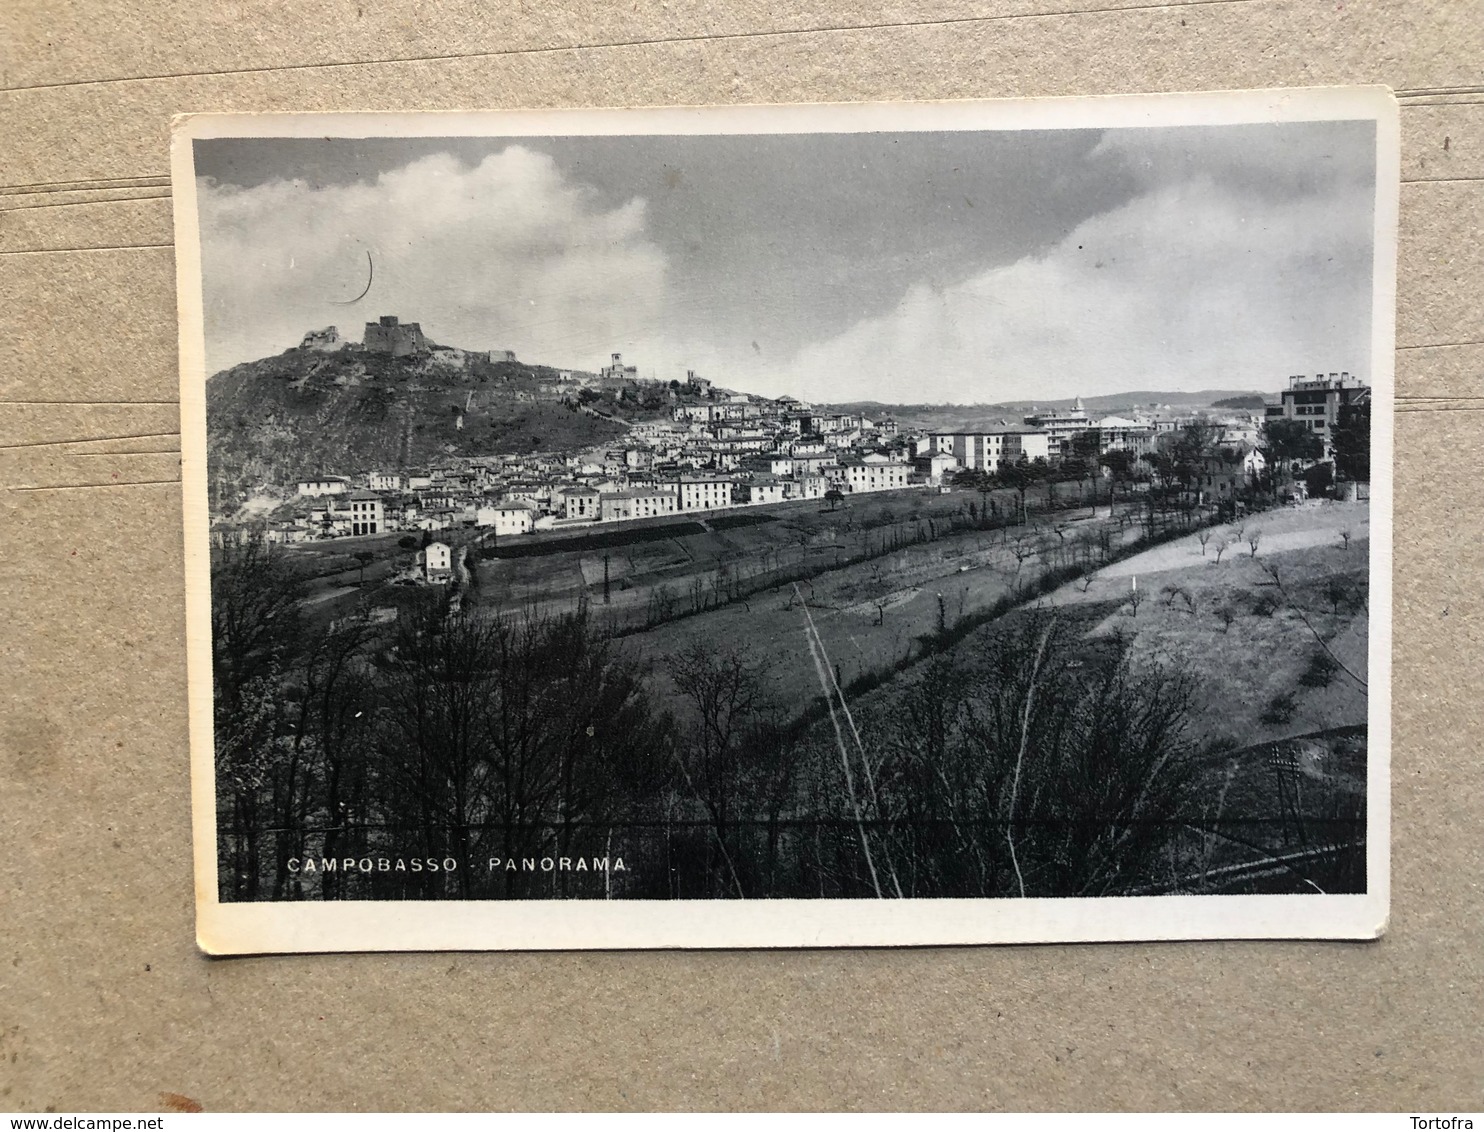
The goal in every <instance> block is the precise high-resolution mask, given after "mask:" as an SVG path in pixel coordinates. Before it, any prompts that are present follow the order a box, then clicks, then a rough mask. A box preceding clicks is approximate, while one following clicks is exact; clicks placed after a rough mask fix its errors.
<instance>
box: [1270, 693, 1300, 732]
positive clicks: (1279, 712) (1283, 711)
mask: <svg viewBox="0 0 1484 1132" xmlns="http://www.w3.org/2000/svg"><path fill="white" fill-rule="evenodd" d="M1297 711H1298V704H1297V702H1295V700H1294V698H1293V693H1292V692H1280V693H1278V695H1276V696H1274V697H1273V698H1272V699H1271V700H1269V701H1268V706H1267V707H1266V708H1265V709H1264V710H1263V713H1262V717H1261V718H1262V721H1263V722H1264V723H1266V724H1269V725H1276V724H1283V723H1288V722H1289V721H1290V720H1292V719H1293V717H1294V714H1295V713H1296V712H1297Z"/></svg>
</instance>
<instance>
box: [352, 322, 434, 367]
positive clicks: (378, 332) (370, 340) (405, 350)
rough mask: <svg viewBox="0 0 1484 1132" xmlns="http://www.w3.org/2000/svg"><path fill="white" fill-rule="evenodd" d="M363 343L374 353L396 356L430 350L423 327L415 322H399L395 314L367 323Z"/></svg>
mask: <svg viewBox="0 0 1484 1132" xmlns="http://www.w3.org/2000/svg"><path fill="white" fill-rule="evenodd" d="M361 345H362V348H363V349H366V350H370V351H371V352H372V353H375V354H390V355H391V356H392V357H394V358H406V357H411V356H412V355H415V354H426V353H427V352H428V340H427V339H426V338H425V337H423V329H422V327H421V326H419V325H418V324H417V323H415V322H398V321H397V316H396V315H394V314H384V315H382V316H381V317H380V318H379V319H377V320H376V321H375V322H368V323H366V334H365V336H364V337H363V338H362V339H361Z"/></svg>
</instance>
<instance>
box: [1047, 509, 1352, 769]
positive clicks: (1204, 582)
mask: <svg viewBox="0 0 1484 1132" xmlns="http://www.w3.org/2000/svg"><path fill="white" fill-rule="evenodd" d="M1239 530H1240V531H1241V533H1242V535H1243V538H1242V539H1241V540H1240V541H1239V540H1238V539H1237V537H1236V536H1237V533H1238V531H1239ZM1342 531H1346V532H1348V533H1349V539H1348V545H1347V542H1346V540H1345V539H1342V538H1341V532H1342ZM1254 532H1255V533H1257V535H1258V546H1257V552H1256V554H1255V555H1254V554H1253V553H1252V548H1251V546H1250V545H1249V543H1248V542H1247V539H1248V538H1250V537H1251V536H1252V535H1253V534H1254ZM1211 536H1212V537H1211V539H1210V541H1209V542H1208V543H1207V545H1206V546H1205V547H1204V553H1202V550H1203V548H1202V546H1201V545H1200V543H1199V542H1197V540H1196V539H1195V537H1194V536H1190V537H1187V538H1184V539H1181V540H1179V541H1178V542H1173V543H1170V544H1168V545H1166V546H1161V547H1156V548H1154V549H1153V550H1149V551H1145V552H1144V553H1142V554H1139V555H1136V556H1134V557H1132V558H1129V559H1126V560H1124V561H1122V562H1118V563H1115V564H1113V565H1111V566H1109V567H1106V568H1105V569H1103V570H1101V571H1099V573H1098V574H1097V576H1096V577H1095V578H1093V579H1092V581H1091V584H1090V585H1088V586H1087V587H1086V589H1085V590H1084V588H1083V586H1082V585H1081V584H1074V585H1069V586H1065V587H1063V588H1062V589H1061V590H1059V591H1057V593H1056V594H1054V595H1052V598H1051V602H1052V603H1053V604H1059V605H1067V604H1075V603H1079V602H1089V601H1091V602H1108V601H1110V600H1116V601H1117V602H1118V603H1119V604H1118V608H1117V610H1116V611H1115V612H1114V613H1112V614H1110V615H1109V616H1107V617H1105V618H1104V619H1103V620H1102V622H1101V623H1100V624H1099V625H1098V627H1097V628H1096V629H1095V630H1094V632H1095V633H1098V634H1102V635H1108V634H1112V633H1123V634H1125V635H1131V636H1132V638H1133V641H1134V645H1135V649H1136V652H1137V654H1138V655H1142V656H1146V657H1148V658H1150V659H1153V660H1161V661H1164V662H1167V663H1171V664H1176V665H1179V666H1180V667H1182V668H1184V669H1185V670H1187V671H1192V672H1195V673H1197V674H1198V675H1199V676H1200V679H1201V681H1202V683H1203V685H1204V686H1205V687H1206V689H1207V697H1208V699H1209V701H1210V707H1209V710H1208V713H1207V718H1208V725H1207V726H1208V728H1209V731H1210V735H1211V737H1212V738H1215V739H1222V738H1225V739H1230V740H1233V741H1237V742H1240V743H1243V744H1249V743H1254V742H1263V741H1270V740H1277V739H1283V738H1287V737H1290V736H1294V735H1299V734H1304V733H1308V732H1315V731H1322V730H1326V729H1329V728H1335V727H1344V726H1348V725H1352V724H1363V723H1365V721H1366V695H1365V687H1364V685H1363V683H1362V681H1364V680H1365V679H1366V652H1367V635H1368V630H1369V624H1370V622H1369V616H1368V612H1367V599H1368V586H1367V568H1368V563H1369V553H1368V551H1369V546H1370V541H1369V521H1368V512H1367V505H1366V504H1364V503H1321V504H1317V505H1310V506H1306V507H1302V508H1287V509H1284V510H1282V511H1276V512H1269V513H1266V514H1264V515H1261V516H1259V517H1257V518H1254V519H1250V520H1247V521H1246V522H1244V523H1242V524H1234V525H1228V526H1223V527H1215V528H1213V529H1212V530H1211ZM1223 539H1226V540H1228V541H1229V542H1230V543H1231V546H1230V547H1229V548H1228V549H1227V550H1226V551H1225V553H1223V554H1222V556H1221V560H1220V561H1219V562H1218V561H1217V560H1216V554H1215V547H1216V545H1217V544H1219V543H1220V542H1221V541H1222V540H1223ZM1274 570H1276V572H1277V577H1276V579H1275V577H1274V575H1273V573H1272V571H1274ZM1135 584H1137V586H1138V587H1139V589H1140V590H1142V599H1141V600H1140V602H1139V606H1138V612H1137V614H1135V613H1134V611H1133V604H1132V600H1131V599H1132V594H1133V587H1134V585H1135ZM1326 658H1327V659H1326ZM1284 697H1291V703H1288V702H1286V701H1285V700H1284Z"/></svg>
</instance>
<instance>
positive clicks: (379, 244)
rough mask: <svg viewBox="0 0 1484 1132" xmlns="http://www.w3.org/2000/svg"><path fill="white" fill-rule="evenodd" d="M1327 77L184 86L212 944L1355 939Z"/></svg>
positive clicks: (1350, 280)
mask: <svg viewBox="0 0 1484 1132" xmlns="http://www.w3.org/2000/svg"><path fill="white" fill-rule="evenodd" d="M1398 168H1399V153H1398V130H1397V112H1396V107H1395V103H1394V101H1393V100H1392V98H1391V95H1390V93H1389V92H1387V91H1385V90H1383V89H1380V88H1335V89H1315V90H1276V91H1254V92H1236V93H1212V94H1190V95H1152V96H1134V97H1115V98H1095V99H1048V100H1031V101H964V102H937V103H892V104H858V105H792V106H745V107H701V108H663V109H634V110H627V109H624V110H583V111H571V110H562V111H532V112H523V111H521V112H509V111H501V112H478V113H457V114H441V113H440V114H336V115H322V114H314V115H310V114H305V115H296V114H274V115H211V114H206V115H189V116H184V117H182V118H181V119H179V120H178V121H177V124H176V129H175V135H174V143H173V184H174V195H175V208H176V238H177V250H178V273H179V302H180V315H181V318H180V325H181V404H182V433H183V441H182V444H183V457H184V486H185V501H184V505H185V517H186V569H187V606H188V609H187V615H188V629H189V632H188V637H189V650H190V651H189V667H190V707H191V748H192V749H191V764H192V765H191V775H192V784H193V789H192V796H193V806H194V815H193V817H194V841H195V844H194V854H195V878H196V897H197V909H198V938H199V943H200V946H201V947H202V948H203V949H204V950H206V951H208V952H210V953H213V954H242V953H265V952H293V951H349V950H353V951H373V950H398V949H400V950H415V949H430V950H431V949H527V948H529V949H550V948H655V947H671V948H702V947H704V948H710V947H834V946H893V945H935V944H981V943H998V942H1036V941H1102V940H1147V939H1203V938H1278V937H1285V938H1330V939H1365V938H1372V937H1374V936H1376V935H1378V934H1380V932H1381V931H1382V930H1383V929H1384V926H1385V922H1386V917H1387V912H1388V907H1389V890H1388V886H1389V875H1388V849H1389V836H1388V835H1389V739H1390V704H1389V694H1390V693H1389V688H1390V676H1389V663H1390V661H1389V656H1390V624H1391V531H1392V526H1391V490H1392V488H1391V485H1392V464H1391V420H1392V384H1393V378H1392V368H1393V362H1392V351H1393V337H1394V309H1395V285H1396V283H1395V280H1396V226H1397V185H1398Z"/></svg>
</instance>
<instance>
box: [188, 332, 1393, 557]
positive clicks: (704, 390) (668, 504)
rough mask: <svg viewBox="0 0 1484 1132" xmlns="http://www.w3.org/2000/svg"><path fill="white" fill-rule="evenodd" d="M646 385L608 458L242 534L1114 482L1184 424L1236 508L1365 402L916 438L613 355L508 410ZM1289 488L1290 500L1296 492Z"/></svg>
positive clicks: (364, 474) (1309, 381) (1079, 411)
mask: <svg viewBox="0 0 1484 1132" xmlns="http://www.w3.org/2000/svg"><path fill="white" fill-rule="evenodd" d="M301 349H303V350H309V351H316V352H334V351H343V350H351V351H365V352H368V353H378V354H387V355H390V356H392V357H396V358H407V359H418V358H424V359H430V360H434V361H441V363H442V364H444V365H448V366H453V367H458V366H462V365H466V364H467V358H468V353H469V352H467V351H458V350H451V349H449V348H448V347H442V346H436V345H433V344H431V343H429V341H428V340H427V338H426V337H425V336H424V335H423V333H422V331H421V328H420V327H419V325H418V324H417V323H402V322H400V321H399V320H398V319H397V318H396V317H395V316H384V317H382V318H381V319H379V320H378V321H377V322H373V323H368V324H367V326H366V330H365V335H364V339H363V341H362V342H361V343H353V342H347V341H346V340H344V339H342V338H341V337H340V335H339V332H338V330H337V329H336V328H334V327H329V328H327V329H325V330H322V331H314V332H311V333H310V334H308V335H306V337H305V339H304V341H303V343H302V345H301ZM440 355H441V358H440ZM488 357H489V361H491V362H494V363H514V362H515V361H516V358H515V355H514V353H513V352H511V351H508V350H496V351H490V352H489V355H488ZM646 384H652V385H654V386H656V387H657V388H659V389H660V390H661V391H662V396H663V401H664V404H665V405H666V406H668V412H664V411H663V410H661V412H659V413H655V414H654V417H655V418H656V419H647V420H637V421H626V422H624V423H625V425H626V431H625V432H624V433H623V435H621V436H620V437H619V438H618V439H617V440H615V441H614V442H612V443H610V444H606V445H603V446H601V447H598V448H594V449H589V450H585V451H578V452H534V453H529V454H514V453H509V454H494V455H487V456H466V457H450V458H448V459H447V460H445V461H441V462H439V463H438V464H437V465H436V466H430V467H424V468H415V469H408V468H325V469H322V470H321V471H320V472H319V473H318V474H313V475H309V476H306V477H304V478H301V479H299V480H297V481H296V482H295V483H292V484H263V485H260V491H259V506H258V507H257V508H256V511H257V513H256V514H255V515H253V517H252V519H251V520H250V521H251V522H253V524H254V525H256V526H258V527H260V528H261V529H262V530H263V532H264V535H265V537H266V539H267V540H268V541H269V542H271V543H279V544H283V543H297V542H304V541H307V540H312V539H339V538H359V537H363V536H370V535H380V534H387V533H392V532H404V531H405V532H436V531H447V530H463V529H469V528H473V529H476V530H479V531H481V532H482V533H483V534H484V535H485V536H486V537H490V536H492V537H494V538H497V539H498V538H505V537H513V536H526V535H539V534H540V533H542V532H554V531H561V530H568V529H571V528H578V527H601V526H603V525H605V524H616V523H625V522H632V521H634V520H640V519H656V518H663V517H664V516H670V515H690V516H694V515H695V514H697V513H702V514H704V513H708V512H717V511H724V510H728V509H732V508H747V507H758V506H769V505H779V504H786V503H790V502H796V501H808V500H820V501H823V503H824V504H826V505H833V504H835V503H837V502H839V501H841V500H842V499H843V498H844V497H845V496H847V495H850V496H854V495H860V494H866V493H875V492H889V491H903V490H909V489H918V490H922V491H947V490H949V489H950V487H951V486H952V485H954V484H955V483H957V484H958V485H959V486H972V485H973V484H974V483H975V482H983V481H984V479H985V478H986V477H994V478H995V479H996V480H997V481H999V482H1001V483H1005V482H1008V481H1010V480H1011V479H1013V478H1014V477H1015V476H1016V475H1021V476H1029V477H1036V476H1039V477H1041V478H1046V477H1048V476H1052V477H1054V476H1056V475H1057V473H1058V472H1060V473H1061V475H1062V476H1063V477H1067V476H1073V475H1081V474H1083V473H1082V470H1083V469H1085V470H1086V471H1087V474H1091V475H1099V476H1107V475H1110V474H1113V473H1114V471H1115V470H1116V469H1117V468H1118V467H1119V461H1118V460H1117V459H1116V458H1112V457H1110V453H1123V454H1126V455H1125V457H1124V459H1125V461H1126V464H1125V466H1126V467H1131V468H1136V469H1138V468H1143V467H1145V466H1151V467H1157V466H1158V464H1159V461H1160V459H1161V455H1162V454H1164V453H1167V452H1168V451H1170V450H1171V449H1172V448H1173V446H1174V445H1175V444H1176V443H1177V441H1178V440H1179V438H1180V437H1181V436H1182V435H1184V434H1185V431H1186V430H1188V428H1189V426H1191V425H1192V424H1199V425H1201V426H1202V427H1203V428H1205V429H1206V430H1207V431H1208V436H1209V440H1208V443H1207V445H1206V447H1207V449H1208V452H1207V453H1206V454H1204V459H1203V465H1202V467H1201V468H1199V469H1198V474H1199V475H1200V476H1201V478H1202V481H1203V482H1202V483H1201V484H1200V485H1199V486H1200V488H1201V490H1202V493H1203V495H1204V496H1205V497H1207V498H1208V499H1210V500H1212V501H1220V500H1221V499H1235V498H1236V497H1237V496H1238V495H1239V494H1240V493H1241V492H1242V491H1243V489H1244V487H1247V486H1250V485H1252V484H1253V483H1255V482H1256V478H1257V477H1258V476H1260V475H1261V474H1262V472H1263V471H1264V468H1265V467H1266V464H1267V460H1268V456H1265V454H1264V445H1263V433H1264V426H1265V424H1267V423H1268V422H1270V421H1273V420H1275V419H1277V420H1286V421H1295V422H1298V423H1297V424H1296V425H1294V426H1292V427H1293V428H1294V429H1301V430H1303V432H1304V433H1305V434H1307V438H1308V439H1310V445H1309V448H1308V451H1307V452H1305V453H1304V454H1305V455H1307V457H1308V459H1307V461H1306V463H1308V464H1310V465H1312V464H1315V463H1318V462H1321V461H1328V460H1333V458H1334V437H1335V432H1336V429H1337V428H1339V427H1340V423H1341V418H1342V415H1343V414H1344V413H1345V412H1346V411H1347V409H1350V408H1353V407H1357V406H1361V405H1366V404H1368V400H1369V395H1370V391H1369V388H1368V386H1366V385H1365V384H1364V383H1362V382H1361V381H1360V380H1358V379H1357V378H1355V377H1352V375H1351V374H1349V373H1348V372H1339V373H1322V372H1321V373H1317V374H1314V375H1312V376H1309V375H1302V374H1301V375H1294V376H1291V377H1290V378H1289V381H1288V386H1289V387H1288V388H1287V389H1285V390H1283V391H1282V393H1281V395H1280V396H1279V397H1278V398H1277V399H1276V400H1275V401H1271V402H1269V403H1267V404H1265V405H1262V406H1261V407H1258V406H1257V405H1256V404H1250V405H1243V406H1241V407H1237V406H1230V407H1223V408H1214V409H1207V410H1203V411H1199V412H1190V411H1186V412H1175V411H1171V410H1170V408H1169V407H1167V406H1164V407H1162V406H1159V405H1157V404H1156V405H1148V406H1142V407H1141V406H1133V405H1131V406H1129V407H1128V408H1126V409H1125V410H1124V411H1122V412H1120V413H1116V414H1113V413H1110V414H1107V415H1099V414H1098V413H1096V412H1091V411H1089V410H1087V409H1086V408H1084V407H1083V404H1082V401H1081V399H1080V398H1079V399H1078V400H1076V401H1075V402H1074V404H1073V405H1072V406H1071V407H1070V408H1059V409H1046V410H1044V411H1038V412H1032V413H1030V414H1027V415H1024V416H1022V417H1020V418H1019V419H1010V418H1008V417H1000V418H995V419H986V420H979V421H974V422H972V423H966V424H964V425H962V426H959V427H956V428H952V429H940V430H928V429H922V428H914V427H911V426H910V425H903V424H902V423H900V422H898V421H897V420H895V419H892V418H889V417H882V418H880V419H873V418H871V417H869V416H866V415H864V414H863V413H860V412H853V411H837V410H835V409H832V408H830V407H827V406H815V405H811V404H809V403H807V402H804V401H801V400H798V399H795V398H793V397H789V396H781V397H776V398H768V397H762V396H758V395H754V394H748V393H741V392H735V391H732V390H729V389H726V388H723V387H721V386H718V385H715V384H713V382H712V381H710V380H708V379H706V378H704V377H701V376H699V375H697V374H696V373H695V372H693V371H692V372H690V373H688V374H687V378H686V380H685V381H684V382H680V381H672V382H669V383H662V382H652V383H646V382H644V381H643V379H641V378H640V377H639V376H638V369H637V367H635V366H633V365H629V364H626V363H625V362H624V359H623V357H622V355H621V354H618V353H614V354H612V355H611V357H610V360H609V364H608V365H607V366H604V367H603V368H602V369H601V370H599V371H598V372H597V373H595V374H594V373H579V372H576V371H556V372H555V375H554V377H553V379H552V380H550V381H548V382H544V383H541V384H540V385H538V386H537V387H536V388H535V390H534V392H532V391H530V390H521V391H518V392H516V393H513V394H512V395H515V396H521V397H532V396H536V397H543V398H547V399H550V400H554V401H559V402H561V403H563V404H565V405H566V406H567V407H569V408H571V409H573V410H574V411H578V412H584V413H590V414H594V415H597V416H604V415H605V414H604V410H603V408H602V406H603V405H604V403H605V400H608V401H612V402H613V403H617V404H621V403H623V401H624V400H625V398H627V397H629V396H630V394H631V391H633V390H635V389H638V388H640V387H641V386H644V385H646ZM1239 400H1240V399H1239ZM1250 400H1252V401H1254V402H1255V400H1256V399H1255V398H1252V399H1250ZM610 419H616V418H610ZM1297 454H1299V452H1298V450H1295V452H1293V453H1290V455H1297ZM1295 488H1296V490H1299V491H1302V490H1303V482H1302V481H1296V483H1295ZM263 502H266V503H268V504H269V506H268V507H267V508H264V507H263V506H262V503H263ZM243 521H244V520H243V516H242V515H241V514H240V513H237V514H233V515H230V516H229V515H225V514H218V515H215V516H214V528H215V530H216V531H217V533H218V537H219V538H220V537H225V536H226V534H227V533H228V532H230V531H232V530H233V529H235V528H237V527H240V526H241V525H242V524H243ZM437 573H439V574H445V573H446V568H445V569H444V570H439V571H437Z"/></svg>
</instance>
